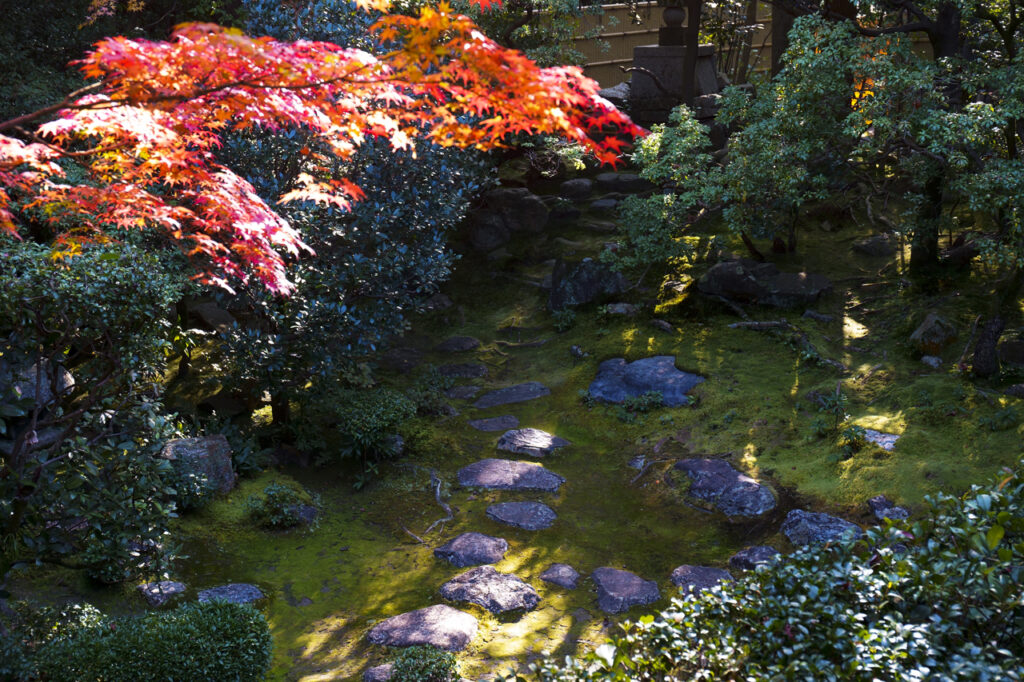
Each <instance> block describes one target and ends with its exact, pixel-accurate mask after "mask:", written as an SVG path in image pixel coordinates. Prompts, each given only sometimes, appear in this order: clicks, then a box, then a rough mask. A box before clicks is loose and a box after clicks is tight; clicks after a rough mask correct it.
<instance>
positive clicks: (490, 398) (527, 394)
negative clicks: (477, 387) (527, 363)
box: [473, 381, 551, 410]
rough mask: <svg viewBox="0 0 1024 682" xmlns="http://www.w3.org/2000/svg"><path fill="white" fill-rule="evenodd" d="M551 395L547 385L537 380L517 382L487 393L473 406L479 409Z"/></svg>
mask: <svg viewBox="0 0 1024 682" xmlns="http://www.w3.org/2000/svg"><path fill="white" fill-rule="evenodd" d="M548 395H551V391H550V390H549V389H548V387H547V386H545V385H544V384H541V383H539V382H537V381H528V382H526V383H525V384H517V385H515V386H509V387H508V388H499V389H498V390H496V391H491V392H490V393H485V394H484V395H483V396H481V397H480V399H479V400H477V401H476V402H475V403H473V407H475V408H477V409H478V410H486V409H487V408H489V407H497V406H499V405H508V404H510V403H522V402H526V401H527V400H536V399H537V398H543V397H544V396H548Z"/></svg>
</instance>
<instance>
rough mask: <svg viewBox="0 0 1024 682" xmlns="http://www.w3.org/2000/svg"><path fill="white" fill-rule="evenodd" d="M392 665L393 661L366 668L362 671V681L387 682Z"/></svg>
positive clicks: (393, 665)
mask: <svg viewBox="0 0 1024 682" xmlns="http://www.w3.org/2000/svg"><path fill="white" fill-rule="evenodd" d="M394 667H395V664H394V663H385V664H384V665H375V666H374V667H372V668H367V670H366V672H364V673H363V682H388V680H390V679H391V671H392V670H393V669H394Z"/></svg>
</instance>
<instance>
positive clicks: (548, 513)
mask: <svg viewBox="0 0 1024 682" xmlns="http://www.w3.org/2000/svg"><path fill="white" fill-rule="evenodd" d="M487 516H489V517H490V518H492V519H494V520H495V521H497V522H498V523H504V524H507V525H509V526H515V527H516V528H522V529H523V530H544V529H545V528H550V527H551V524H553V523H554V522H555V519H557V518H558V516H557V515H556V514H555V512H554V510H552V509H551V507H549V506H547V505H546V504H541V503H540V502H499V503H497V504H492V505H491V506H490V507H488V508H487Z"/></svg>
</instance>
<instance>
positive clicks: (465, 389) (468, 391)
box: [444, 386, 480, 400]
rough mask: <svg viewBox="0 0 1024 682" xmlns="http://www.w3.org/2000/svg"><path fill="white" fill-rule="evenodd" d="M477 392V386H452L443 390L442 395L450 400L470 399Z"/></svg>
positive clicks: (478, 388)
mask: <svg viewBox="0 0 1024 682" xmlns="http://www.w3.org/2000/svg"><path fill="white" fill-rule="evenodd" d="M479 392H480V387H479V386H452V387H451V388H449V389H448V390H447V391H445V392H444V396H445V397H446V398H449V399H451V400H472V399H473V398H474V397H476V394H477V393H479Z"/></svg>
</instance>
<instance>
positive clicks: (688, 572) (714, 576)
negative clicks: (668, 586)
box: [669, 564, 732, 595]
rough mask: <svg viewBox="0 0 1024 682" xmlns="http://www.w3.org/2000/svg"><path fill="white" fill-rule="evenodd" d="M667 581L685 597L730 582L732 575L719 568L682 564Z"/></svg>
mask: <svg viewBox="0 0 1024 682" xmlns="http://www.w3.org/2000/svg"><path fill="white" fill-rule="evenodd" d="M669 579H670V580H671V581H672V584H673V585H675V586H676V587H679V588H682V593H683V594H684V595H686V594H696V593H698V592H700V591H701V590H707V589H710V588H712V587H714V586H715V585H717V584H718V583H721V582H727V581H731V580H732V575H731V574H730V573H729V571H726V570H724V569H721V568H711V567H710V566H690V565H688V564H683V565H682V566H679V567H677V568H676V570H674V571H672V576H671V577H670V578H669Z"/></svg>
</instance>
